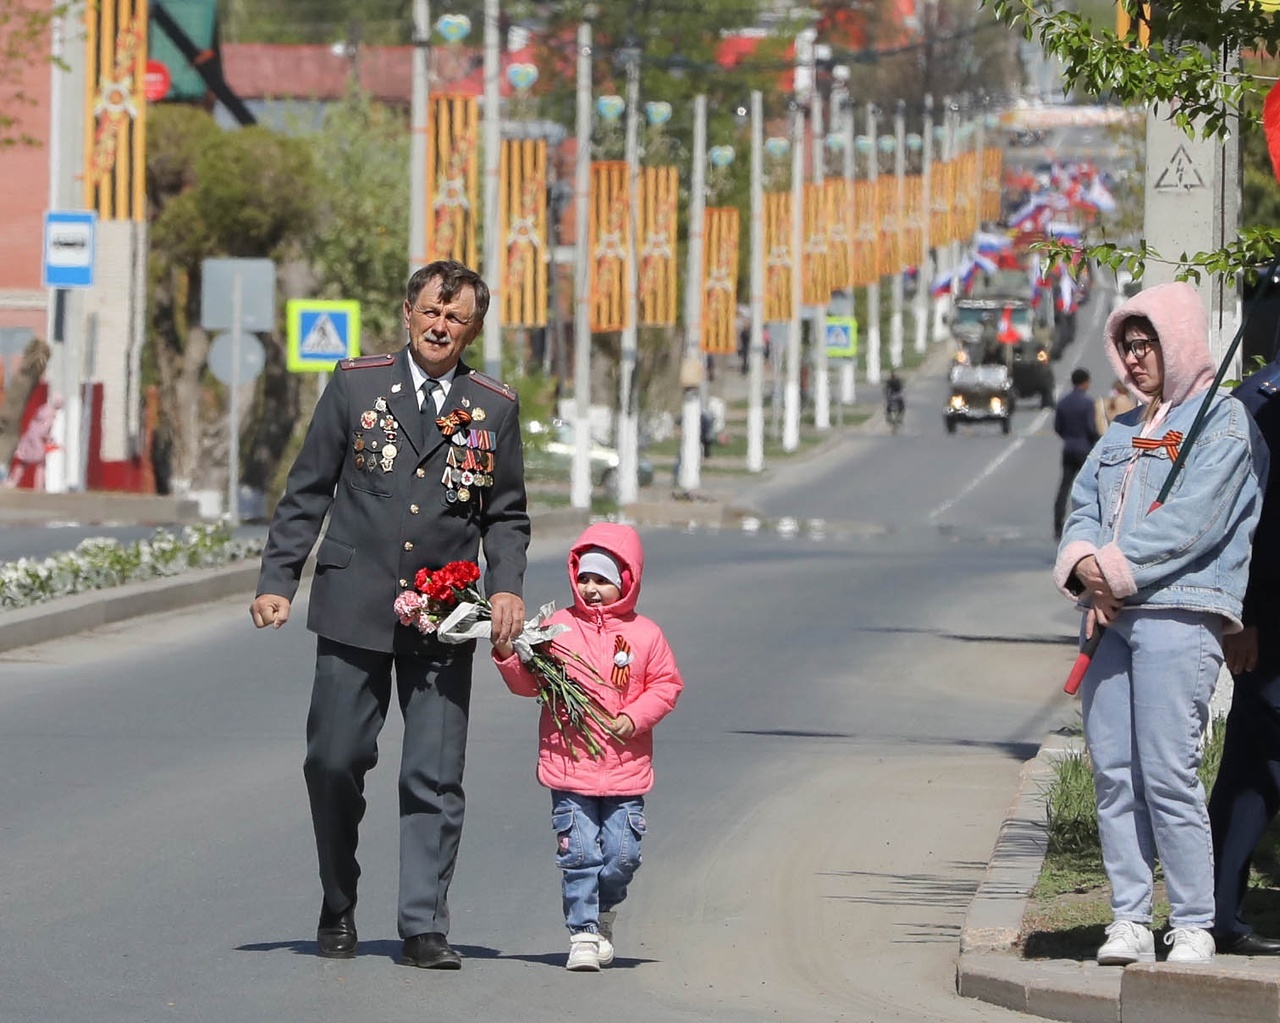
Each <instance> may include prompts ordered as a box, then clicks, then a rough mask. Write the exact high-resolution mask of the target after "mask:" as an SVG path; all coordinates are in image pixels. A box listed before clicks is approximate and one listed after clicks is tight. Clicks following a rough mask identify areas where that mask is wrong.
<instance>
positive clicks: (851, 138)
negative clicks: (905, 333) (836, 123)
mask: <svg viewBox="0 0 1280 1023" xmlns="http://www.w3.org/2000/svg"><path fill="white" fill-rule="evenodd" d="M845 99H846V100H847V106H846V108H845V110H844V122H843V123H844V179H845V181H846V182H847V184H846V185H845V187H846V188H847V189H848V193H847V194H848V201H849V206H850V207H851V208H852V209H853V210H854V211H855V212H854V216H853V217H850V218H849V231H850V232H851V234H850V239H851V240H852V241H854V242H856V241H857V238H858V221H857V212H856V211H857V208H858V207H857V205H856V204H855V203H854V201H853V195H854V190H855V188H856V186H857V181H856V178H857V176H858V154H857V151H856V148H855V147H856V145H857V142H858V125H857V117H855V116H854V110H855V109H857V108H856V107H855V106H854V104H853V97H852V96H846V97H845ZM849 274H850V278H849V280H848V281H846V282H845V287H846V288H847V289H848V295H849V315H850V316H852V317H854V319H855V322H856V320H857V316H858V302H857V298H856V297H855V296H856V295H857V293H858V289H857V288H856V287H855V286H854V284H853V274H854V268H853V266H852V265H851V266H850V267H849ZM855 329H858V328H855ZM858 334H859V335H861V334H862V331H861V329H858ZM859 347H861V345H859ZM857 375H858V357H857V356H856V355H855V356H854V357H853V358H852V359H842V360H840V403H841V404H842V405H852V404H853V403H854V402H855V401H856V400H857V396H858V392H857V387H858V385H857Z"/></svg>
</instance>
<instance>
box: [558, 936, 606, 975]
mask: <svg viewBox="0 0 1280 1023" xmlns="http://www.w3.org/2000/svg"><path fill="white" fill-rule="evenodd" d="M564 968H565V969H566V970H576V971H578V972H582V973H586V972H591V973H595V972H597V971H599V969H600V936H599V935H598V934H592V933H591V932H590V931H581V932H580V933H578V934H574V935H571V936H570V937H569V959H568V961H567V962H566V963H565V964H564Z"/></svg>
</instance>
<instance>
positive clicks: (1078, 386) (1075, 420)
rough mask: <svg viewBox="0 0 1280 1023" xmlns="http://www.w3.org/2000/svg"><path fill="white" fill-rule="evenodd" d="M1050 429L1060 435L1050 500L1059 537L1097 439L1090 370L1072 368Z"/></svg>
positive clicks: (1055, 535)
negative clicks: (1054, 493)
mask: <svg viewBox="0 0 1280 1023" xmlns="http://www.w3.org/2000/svg"><path fill="white" fill-rule="evenodd" d="M1053 432H1054V433H1056V434H1057V435H1058V436H1059V437H1061V438H1062V478H1061V479H1060V480H1059V481H1058V494H1057V497H1055V498H1054V502H1053V538H1054V539H1055V540H1061V539H1062V524H1063V522H1065V521H1066V519H1067V499H1068V498H1069V497H1070V496H1071V485H1072V484H1073V483H1074V482H1075V480H1076V474H1077V473H1079V471H1080V467H1081V466H1082V465H1084V460H1085V459H1086V458H1088V457H1089V452H1090V451H1092V450H1093V446H1094V445H1095V444H1097V443H1098V438H1099V437H1100V436H1101V434H1100V433H1099V432H1098V409H1097V406H1096V405H1095V404H1094V400H1093V399H1092V398H1090V397H1089V371H1088V370H1087V369H1084V368H1078V369H1074V370H1072V371H1071V391H1070V392H1069V393H1068V394H1066V395H1064V396H1063V397H1062V399H1061V400H1060V401H1059V402H1058V408H1057V410H1056V411H1055V412H1054V414H1053Z"/></svg>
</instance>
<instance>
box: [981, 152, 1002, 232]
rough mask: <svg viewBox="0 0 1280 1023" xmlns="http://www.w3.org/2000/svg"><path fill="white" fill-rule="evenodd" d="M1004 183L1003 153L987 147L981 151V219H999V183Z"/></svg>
mask: <svg viewBox="0 0 1280 1023" xmlns="http://www.w3.org/2000/svg"><path fill="white" fill-rule="evenodd" d="M1002 181H1004V151H1003V150H1002V149H1000V148H999V147H998V146H988V147H987V148H986V149H984V150H983V151H982V219H983V220H986V221H996V220H999V219H1000V183H1001V182H1002Z"/></svg>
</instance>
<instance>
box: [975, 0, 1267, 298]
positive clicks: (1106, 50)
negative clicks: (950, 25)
mask: <svg viewBox="0 0 1280 1023" xmlns="http://www.w3.org/2000/svg"><path fill="white" fill-rule="evenodd" d="M984 3H985V4H986V6H988V7H989V8H990V9H991V10H992V12H993V13H994V14H995V15H996V17H998V18H999V19H1000V20H1001V21H1003V22H1006V23H1008V24H1010V25H1016V26H1018V27H1019V28H1021V30H1022V31H1023V33H1024V34H1025V36H1026V37H1027V38H1028V39H1035V40H1038V41H1039V42H1040V44H1041V45H1042V46H1043V47H1044V48H1045V50H1046V51H1048V52H1050V53H1052V54H1055V55H1056V56H1057V57H1058V58H1059V59H1060V60H1061V61H1062V63H1063V73H1064V76H1065V79H1066V84H1067V86H1068V88H1069V89H1072V90H1075V91H1077V92H1078V93H1080V94H1083V95H1087V96H1095V97H1097V96H1108V97H1111V98H1112V99H1113V100H1115V101H1117V102H1121V103H1125V104H1136V105H1139V106H1143V107H1146V106H1148V105H1152V104H1154V105H1156V107H1157V109H1164V110H1166V111H1171V112H1172V119H1173V122H1174V123H1175V124H1176V125H1178V127H1180V128H1181V129H1182V130H1183V131H1184V132H1186V133H1187V134H1188V135H1194V134H1195V133H1196V132H1200V133H1202V134H1203V135H1204V136H1205V137H1222V136H1224V135H1226V134H1227V133H1228V132H1230V131H1233V130H1235V127H1234V126H1235V119H1236V118H1239V120H1240V125H1241V131H1242V132H1243V134H1244V135H1245V137H1246V139H1247V138H1248V137H1249V136H1250V134H1251V133H1253V132H1255V131H1256V129H1257V125H1258V115H1259V111H1260V110H1261V99H1262V97H1263V95H1264V94H1265V92H1266V89H1267V87H1268V86H1269V84H1270V83H1269V82H1266V81H1264V80H1263V79H1261V78H1259V77H1258V73H1257V70H1256V67H1257V65H1256V63H1255V61H1256V59H1257V58H1275V57H1276V56H1277V53H1278V51H1280V19H1277V18H1276V17H1275V15H1274V13H1273V12H1271V11H1268V10H1266V9H1264V8H1262V7H1260V6H1258V5H1255V4H1251V3H1239V4H1234V5H1232V6H1230V7H1229V8H1227V9H1225V10H1224V9H1223V5H1221V4H1219V3H1216V2H1212V3H1206V2H1205V0H1163V2H1161V3H1159V4H1152V5H1151V8H1152V11H1153V20H1152V23H1151V26H1150V27H1151V40H1150V45H1149V46H1148V47H1146V48H1138V47H1136V46H1135V45H1134V43H1135V42H1136V40H1135V38H1134V37H1135V36H1136V33H1137V29H1138V19H1140V18H1142V17H1143V15H1142V4H1141V2H1140V0H1123V3H1124V6H1125V8H1126V9H1127V10H1128V11H1129V12H1130V13H1131V15H1133V17H1134V19H1135V21H1134V24H1133V27H1132V29H1131V32H1130V34H1129V36H1128V37H1125V38H1118V37H1117V35H1116V32H1115V24H1114V22H1112V23H1111V24H1110V25H1107V24H1105V19H1104V18H1102V17H1101V16H1100V15H1099V13H1098V12H1097V11H1096V10H1093V9H1089V10H1086V11H1085V12H1084V13H1079V12H1075V11H1062V10H1057V9H1056V5H1055V4H1054V3H1053V0H984ZM1222 54H1226V55H1227V58H1226V60H1225V61H1222V60H1221V59H1220V56H1219V55H1222ZM1241 54H1248V55H1250V59H1248V60H1246V59H1245V58H1244V57H1242V56H1240V55H1241ZM1246 149H1248V145H1247V144H1246ZM1256 174H1257V171H1256V164H1255V170H1254V172H1252V173H1251V174H1247V175H1246V183H1248V182H1249V181H1250V179H1251V178H1253V179H1254V181H1255V182H1256ZM1247 187H1248V184H1247ZM1272 224H1274V221H1273V222H1272ZM1277 249H1280V231H1278V230H1276V228H1275V227H1274V226H1271V227H1268V226H1263V225H1259V224H1254V225H1253V226H1250V227H1246V228H1244V229H1243V230H1242V231H1241V232H1240V235H1239V237H1238V238H1237V239H1235V240H1233V241H1232V242H1231V243H1230V244H1228V245H1225V246H1223V247H1222V248H1221V249H1218V250H1214V251H1203V252H1197V253H1195V254H1194V255H1191V256H1190V257H1189V258H1187V259H1186V260H1179V259H1178V257H1177V256H1176V255H1174V254H1172V253H1156V252H1153V251H1151V250H1150V249H1149V248H1148V247H1147V246H1146V245H1145V244H1139V245H1137V246H1132V247H1130V246H1124V245H1119V244H1115V243H1104V244H1101V245H1095V246H1092V247H1090V249H1089V254H1090V255H1091V256H1092V257H1093V258H1095V259H1098V260H1099V261H1101V262H1103V263H1105V264H1107V265H1109V266H1111V267H1113V268H1115V267H1120V266H1125V267H1127V268H1129V269H1130V270H1132V271H1133V272H1134V273H1135V274H1141V272H1142V269H1143V267H1144V266H1145V263H1146V262H1147V261H1148V260H1157V259H1159V260H1165V261H1169V262H1176V263H1177V264H1178V265H1179V267H1180V271H1181V273H1183V274H1184V275H1186V276H1191V277H1196V276H1199V275H1200V274H1201V273H1235V272H1238V271H1240V270H1242V269H1246V268H1248V267H1251V266H1256V265H1257V264H1258V263H1260V262H1263V261H1265V260H1266V259H1268V258H1269V257H1270V256H1271V255H1272V254H1273V253H1274V252H1275V251H1277Z"/></svg>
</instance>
